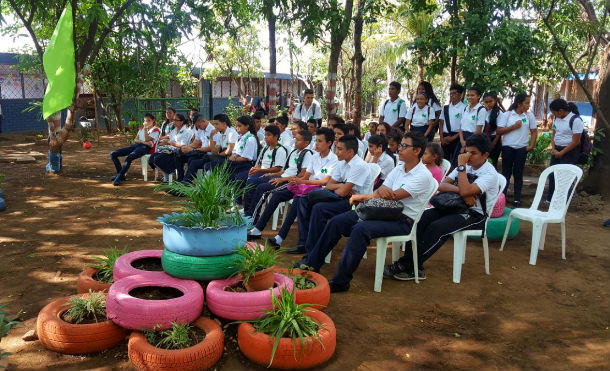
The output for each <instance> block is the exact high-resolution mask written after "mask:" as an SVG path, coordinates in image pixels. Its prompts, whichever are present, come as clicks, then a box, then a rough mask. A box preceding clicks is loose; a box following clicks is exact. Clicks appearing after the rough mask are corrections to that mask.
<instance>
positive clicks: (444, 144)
mask: <svg viewBox="0 0 610 371" xmlns="http://www.w3.org/2000/svg"><path fill="white" fill-rule="evenodd" d="M448 143H449V140H448V138H447V137H442V138H441V145H443V146H446V145H447V144H448Z"/></svg>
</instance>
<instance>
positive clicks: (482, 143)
mask: <svg viewBox="0 0 610 371" xmlns="http://www.w3.org/2000/svg"><path fill="white" fill-rule="evenodd" d="M466 147H476V148H477V149H478V150H479V152H481V153H482V154H485V153H489V151H490V149H491V142H490V141H489V138H487V135H484V134H473V135H471V136H470V138H468V139H466Z"/></svg>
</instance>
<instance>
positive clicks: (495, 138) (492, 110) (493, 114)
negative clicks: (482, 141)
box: [483, 92, 504, 169]
mask: <svg viewBox="0 0 610 371" xmlns="http://www.w3.org/2000/svg"><path fill="white" fill-rule="evenodd" d="M483 106H484V107H485V109H486V110H487V117H486V118H485V126H484V127H483V134H485V136H486V137H487V138H489V141H490V142H491V150H490V151H489V158H490V159H491V163H492V165H493V166H494V167H495V168H496V169H497V168H498V158H499V157H500V153H501V152H502V136H501V135H499V134H497V132H496V129H497V128H498V122H500V121H501V120H502V115H503V114H504V110H502V109H501V108H500V105H499V104H498V96H497V95H496V93H494V92H488V93H485V94H484V95H483Z"/></svg>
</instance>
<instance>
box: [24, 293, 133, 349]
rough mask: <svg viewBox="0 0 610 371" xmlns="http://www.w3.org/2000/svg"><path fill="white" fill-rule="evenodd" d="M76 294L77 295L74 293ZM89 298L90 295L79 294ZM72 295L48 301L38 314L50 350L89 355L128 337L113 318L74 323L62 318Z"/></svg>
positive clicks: (41, 334) (41, 333) (43, 339)
mask: <svg viewBox="0 0 610 371" xmlns="http://www.w3.org/2000/svg"><path fill="white" fill-rule="evenodd" d="M74 296H77V295H74ZM78 296H83V297H85V298H86V297H88V296H89V295H88V294H86V295H78ZM71 297H72V296H69V297H65V298H61V299H58V300H55V301H53V302H51V303H49V304H48V305H47V306H45V307H44V308H42V310H41V311H40V313H38V319H37V321H36V332H37V334H38V339H39V340H40V342H41V343H42V345H44V346H45V347H46V348H47V349H49V350H52V351H55V352H59V353H65V354H86V353H94V352H99V351H102V350H104V349H108V348H111V347H113V346H115V345H117V344H119V343H120V342H122V341H123V340H124V339H125V335H126V333H127V331H126V330H125V329H123V328H121V327H119V326H117V325H115V324H114V323H113V322H112V321H110V320H107V321H105V322H99V323H90V324H71V323H68V322H66V321H64V320H63V319H61V317H60V316H61V314H62V313H63V312H65V311H66V310H67V309H68V308H67V307H66V306H65V304H66V303H67V302H68V300H69V299H70V298H71Z"/></svg>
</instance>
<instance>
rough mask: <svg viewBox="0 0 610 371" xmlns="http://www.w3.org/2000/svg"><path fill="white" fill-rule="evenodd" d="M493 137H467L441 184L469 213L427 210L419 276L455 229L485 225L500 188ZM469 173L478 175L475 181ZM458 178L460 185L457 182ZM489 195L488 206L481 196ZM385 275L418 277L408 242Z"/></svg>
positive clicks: (419, 245) (421, 224)
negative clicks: (491, 160)
mask: <svg viewBox="0 0 610 371" xmlns="http://www.w3.org/2000/svg"><path fill="white" fill-rule="evenodd" d="M489 146H490V143H489V139H487V137H485V136H484V135H482V134H474V135H472V136H470V137H469V138H468V140H467V141H466V149H465V152H464V153H462V154H460V155H459V156H458V167H457V168H456V169H455V170H453V172H452V173H451V174H449V175H448V176H447V177H446V178H445V180H443V182H442V183H441V184H440V185H439V191H440V192H454V193H459V194H460V196H461V197H462V198H463V199H464V201H465V202H466V204H467V205H468V206H469V209H468V210H467V211H466V212H465V213H463V212H462V213H445V212H441V211H439V210H437V209H435V208H430V209H427V210H425V211H424V213H423V214H422V216H421V219H420V220H419V223H417V255H418V264H419V267H415V268H417V269H418V277H419V279H420V280H422V279H425V278H426V274H425V272H424V266H423V264H424V262H425V261H426V260H428V259H429V258H430V257H431V256H432V255H433V254H434V253H435V252H436V251H437V250H438V249H439V248H440V247H441V246H442V245H443V244H444V243H445V242H446V241H447V240H448V239H449V238H450V237H451V235H452V234H453V233H455V232H457V231H461V230H466V229H481V228H483V227H484V226H485V214H486V213H491V211H492V210H493V207H494V202H493V198H494V197H495V195H496V194H497V192H498V182H499V180H498V179H499V176H498V173H497V171H496V169H495V168H494V167H493V166H492V164H490V163H489V162H487V158H488V157H489ZM467 174H472V175H476V176H477V178H476V180H474V182H473V183H470V181H469V180H468V176H467ZM456 182H457V185H456ZM482 199H485V204H484V205H485V206H484V207H485V209H483V206H482V204H481V202H482V201H481V200H482ZM383 275H384V276H385V277H394V278H395V279H398V280H401V281H408V280H413V279H415V269H414V267H413V252H412V250H411V247H410V246H409V245H408V247H407V249H406V251H405V254H404V256H403V257H401V258H400V259H399V260H398V261H396V262H395V263H393V264H390V265H386V266H385V267H384V271H383Z"/></svg>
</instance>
